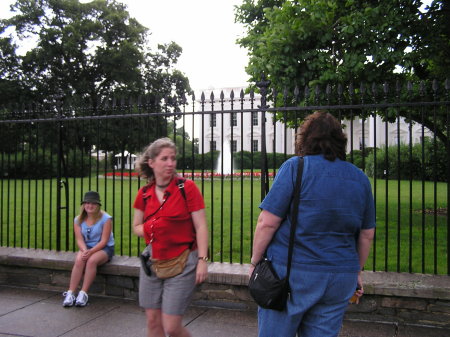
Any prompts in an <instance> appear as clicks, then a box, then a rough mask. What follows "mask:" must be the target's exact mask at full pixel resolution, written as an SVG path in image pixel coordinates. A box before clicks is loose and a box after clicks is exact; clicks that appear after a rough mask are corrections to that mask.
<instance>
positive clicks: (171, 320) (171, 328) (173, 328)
mask: <svg viewBox="0 0 450 337" xmlns="http://www.w3.org/2000/svg"><path fill="white" fill-rule="evenodd" d="M182 320H183V316H181V315H167V314H165V313H163V314H162V322H163V326H164V331H165V333H166V334H167V335H168V336H170V337H191V334H190V333H189V331H188V329H186V328H185V327H184V326H183V322H182Z"/></svg>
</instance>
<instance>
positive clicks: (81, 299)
mask: <svg viewBox="0 0 450 337" xmlns="http://www.w3.org/2000/svg"><path fill="white" fill-rule="evenodd" d="M88 298H89V297H88V294H86V293H85V292H84V291H83V290H81V291H80V292H79V293H78V296H77V300H76V302H75V305H76V306H77V307H84V306H86V304H87V303H88Z"/></svg>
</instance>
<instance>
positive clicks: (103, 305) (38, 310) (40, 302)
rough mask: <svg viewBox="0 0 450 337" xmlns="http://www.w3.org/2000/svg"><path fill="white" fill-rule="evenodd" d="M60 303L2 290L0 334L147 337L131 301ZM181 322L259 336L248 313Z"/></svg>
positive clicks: (194, 329)
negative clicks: (82, 304)
mask: <svg viewBox="0 0 450 337" xmlns="http://www.w3.org/2000/svg"><path fill="white" fill-rule="evenodd" d="M62 300H63V297H62V295H61V293H56V292H52V291H42V290H34V289H23V288H12V287H4V286H0V336H2V337H4V336H9V337H12V336H15V337H17V336H22V337H24V336H33V337H38V336H39V337H40V336H42V337H53V336H55V337H56V336H64V337H85V336H86V337H90V336H92V337H115V336H117V337H119V336H120V337H122V336H124V337H128V336H136V337H137V336H142V337H145V336H146V327H145V314H144V312H143V310H142V309H141V308H139V307H138V305H137V304H136V302H135V301H131V300H123V299H115V298H107V297H95V296H91V298H90V303H89V305H88V306H87V307H85V308H76V307H73V308H63V307H62V306H61V303H62ZM184 324H185V325H186V326H187V327H188V329H189V331H190V332H191V334H192V336H193V337H252V336H256V335H257V319H256V313H255V312H252V311H238V310H226V309H219V308H211V307H200V306H191V307H190V308H189V310H188V312H187V314H186V315H185V317H184ZM339 336H340V337H388V336H389V337H394V336H395V337H406V336H408V337H425V336H426V337H430V336H432V337H449V336H450V330H444V329H438V328H426V327H419V326H396V325H395V324H388V323H366V322H355V321H345V323H344V327H343V329H342V331H341V333H340V335H339ZM274 337H283V336H274ZM324 337H326V336H324Z"/></svg>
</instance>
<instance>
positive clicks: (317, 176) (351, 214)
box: [249, 111, 375, 337]
mask: <svg viewBox="0 0 450 337" xmlns="http://www.w3.org/2000/svg"><path fill="white" fill-rule="evenodd" d="M346 145H347V137H346V136H345V134H344V133H343V131H342V127H341V125H340V123H339V121H338V120H337V119H336V118H335V117H333V116H332V115H331V114H329V113H326V112H321V111H318V112H315V113H314V114H312V115H310V116H308V117H307V118H306V120H305V122H304V123H303V125H302V126H301V129H300V134H299V137H298V139H297V142H296V153H297V154H298V155H299V156H302V157H303V158H304V168H303V176H302V184H301V192H300V206H299V211H298V224H297V227H296V233H295V243H294V252H293V257H292V267H291V274H290V279H289V284H290V287H291V296H290V298H289V299H288V303H287V306H286V308H285V310H284V311H276V310H270V309H263V308H259V310H258V328H259V336H260V337H262V336H283V337H290V336H296V334H298V336H300V337H331V336H338V334H339V331H340V328H341V325H342V321H343V317H344V313H345V310H346V308H347V306H348V302H349V299H350V298H351V297H352V295H353V294H354V293H355V289H356V288H357V287H358V288H359V290H358V291H357V292H356V295H357V296H358V298H359V297H360V296H362V294H363V292H364V288H363V281H362V279H361V270H362V269H363V267H364V263H365V261H366V259H367V256H368V255H369V250H370V246H371V243H372V240H373V236H374V231H375V208H374V202H373V196H372V189H371V185H370V182H369V179H368V178H367V176H366V175H365V174H364V173H363V172H362V171H361V170H360V169H359V168H357V167H356V166H354V165H353V164H351V163H348V162H346V161H345V150H346ZM298 162H299V157H294V158H291V159H289V160H287V161H286V162H285V163H283V165H282V166H281V167H280V169H279V171H278V172H277V176H276V178H275V180H274V182H273V184H272V187H271V189H270V191H269V193H268V194H267V196H266V197H265V199H264V200H263V202H262V203H261V205H260V208H261V213H260V215H259V218H258V223H257V226H256V230H255V237H254V243H253V255H252V259H251V263H252V267H251V268H250V271H249V274H250V275H251V273H252V272H253V268H254V265H255V264H256V263H258V261H260V260H261V259H262V257H263V255H264V252H266V255H267V257H268V259H269V260H271V261H272V264H273V266H274V269H275V271H276V272H277V274H278V275H279V276H280V277H281V278H282V277H284V276H285V275H286V263H287V254H288V246H289V234H290V232H289V229H290V225H291V223H290V217H289V216H288V214H289V211H290V207H291V203H292V199H293V196H292V194H293V190H294V184H295V181H296V179H297V177H296V173H297V167H298V166H297V165H298Z"/></svg>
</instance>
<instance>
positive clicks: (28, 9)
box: [0, 0, 191, 153]
mask: <svg viewBox="0 0 450 337" xmlns="http://www.w3.org/2000/svg"><path fill="white" fill-rule="evenodd" d="M11 9H12V10H13V12H14V13H15V15H14V16H12V17H11V18H9V19H3V20H1V21H0V54H1V56H2V58H1V60H0V106H4V107H5V106H10V105H13V106H14V107H16V108H17V107H19V108H18V109H16V110H19V111H20V110H23V108H21V106H22V105H24V104H25V105H28V104H30V103H31V102H33V104H34V105H36V106H38V108H33V110H34V111H36V112H39V111H40V110H45V111H47V112H48V111H50V112H52V111H53V117H54V116H58V117H61V118H69V117H70V118H71V117H76V116H90V115H94V116H96V115H101V114H107V115H108V114H124V115H126V114H131V113H135V114H136V113H142V112H145V113H147V114H148V113H161V112H174V111H179V110H180V108H179V106H180V104H181V103H180V102H179V100H177V98H176V97H181V96H182V95H183V94H185V93H186V92H190V91H191V89H190V86H189V80H188V79H187V77H186V76H185V75H184V74H183V73H182V72H180V71H179V70H177V69H176V68H175V65H176V63H177V62H178V58H179V57H180V55H181V53H182V49H181V47H180V46H178V45H177V44H176V43H174V42H170V43H166V44H160V45H158V46H157V47H156V48H154V49H151V48H150V47H148V43H147V42H148V39H149V30H148V29H147V28H146V27H144V26H142V25H141V24H140V23H139V22H138V21H137V20H136V19H134V18H132V17H131V16H130V14H129V13H128V11H127V8H126V6H125V5H123V4H122V3H120V2H118V1H116V0H95V1H91V2H88V3H80V2H79V0H17V1H16V2H15V3H14V4H13V5H12V6H11ZM20 47H21V48H20ZM138 97H139V99H141V98H142V102H141V103H140V104H141V108H139V107H138V106H137V104H136V103H137V99H138ZM130 99H131V100H130ZM39 106H46V107H47V106H49V107H51V108H50V110H48V109H47V108H42V109H40V108H39ZM142 106H145V111H142ZM14 107H13V108H12V109H14ZM8 109H9V108H8ZM12 109H10V110H12ZM40 117H42V114H41V115H40ZM164 123H165V119H164V117H162V116H161V115H155V116H152V117H150V116H149V117H147V118H141V117H139V118H121V119H112V120H102V121H94V122H86V121H81V122H79V123H78V122H77V123H76V124H75V127H70V128H67V127H64V126H60V127H63V130H62V131H63V134H62V138H63V140H64V144H65V146H66V147H68V148H78V149H80V150H82V151H84V152H85V153H87V152H89V151H90V150H91V148H92V146H93V145H96V148H99V149H102V150H105V151H113V152H115V153H120V152H123V151H125V150H128V151H130V152H133V151H137V150H140V149H141V146H142V144H143V143H145V142H149V139H154V138H155V137H158V136H164V135H166V134H167V130H166V129H164V127H163V126H164ZM144 129H145V130H144ZM57 130H58V127H57V128H53V129H51V130H50V129H49V130H48V131H47V130H43V131H42V133H41V136H40V138H39V141H40V142H42V143H43V144H51V145H52V146H54V147H56V146H58V144H59V142H58V137H61V136H60V135H59V133H58V132H55V131H57ZM99 131H101V132H99ZM106 131H107V132H106ZM135 134H146V136H147V139H146V140H142V139H136V137H135V136H134V135H135ZM32 141H33V140H29V142H32ZM19 146H20V145H19ZM0 147H1V145H0ZM15 147H16V146H15V145H14V144H9V145H8V147H7V148H5V149H4V151H9V152H10V151H11V150H8V148H15Z"/></svg>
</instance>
